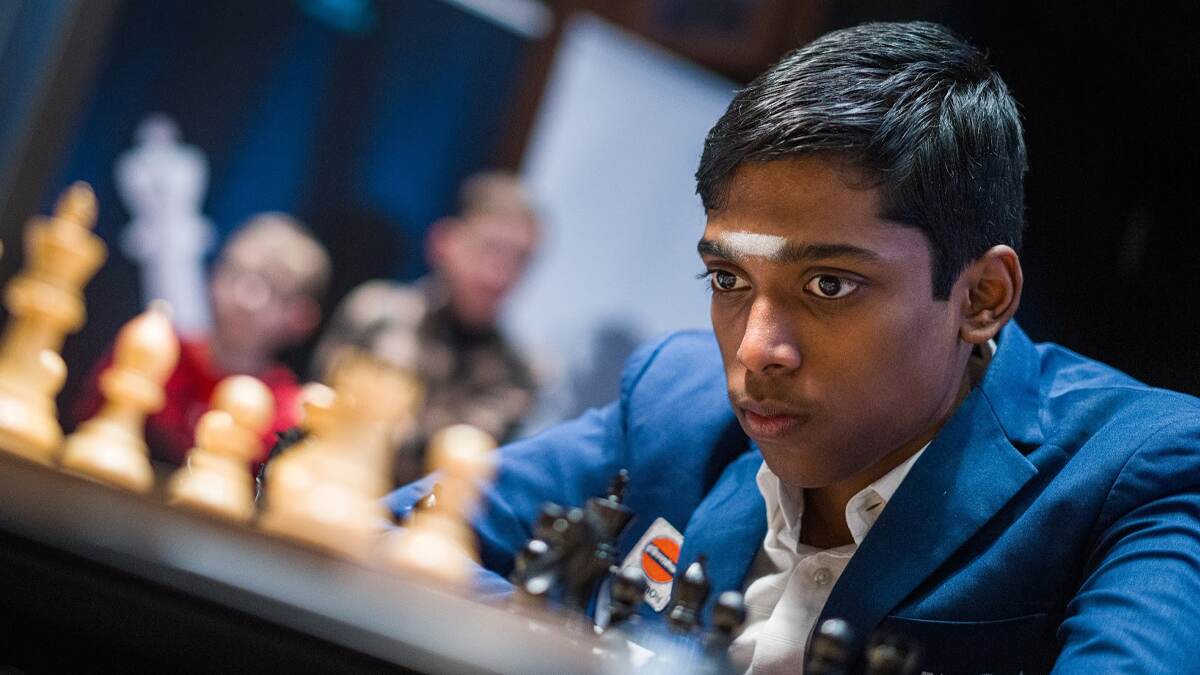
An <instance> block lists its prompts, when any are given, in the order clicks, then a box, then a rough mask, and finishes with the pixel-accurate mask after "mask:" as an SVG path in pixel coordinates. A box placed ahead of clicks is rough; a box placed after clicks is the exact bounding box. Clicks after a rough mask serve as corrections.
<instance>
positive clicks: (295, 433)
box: [254, 427, 308, 503]
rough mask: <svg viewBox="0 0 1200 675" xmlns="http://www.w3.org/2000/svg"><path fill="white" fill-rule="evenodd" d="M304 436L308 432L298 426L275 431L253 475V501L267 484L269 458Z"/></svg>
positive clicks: (256, 499)
mask: <svg viewBox="0 0 1200 675" xmlns="http://www.w3.org/2000/svg"><path fill="white" fill-rule="evenodd" d="M306 436H308V432H307V431H305V430H304V429H301V428H300V427H292V428H290V429H284V430H283V431H277V432H275V443H274V445H272V446H271V449H270V450H269V451H268V452H267V458H266V460H264V461H263V463H262V464H261V465H259V467H258V473H257V474H255V476H254V502H255V503H258V498H259V496H261V495H262V493H263V488H264V487H265V486H266V484H267V465H268V464H270V463H271V460H272V459H275V457H276V456H277V455H279V453H281V452H283V451H284V450H287V449H288V448H290V447H292V446H293V445H295V444H297V443H299V442H300V441H302V440H304V438H305V437H306Z"/></svg>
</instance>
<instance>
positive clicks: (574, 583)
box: [562, 508, 610, 612]
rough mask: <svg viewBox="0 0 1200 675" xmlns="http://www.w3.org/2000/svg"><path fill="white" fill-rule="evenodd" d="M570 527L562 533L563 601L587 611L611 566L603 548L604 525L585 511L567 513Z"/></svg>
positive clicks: (575, 509) (569, 510) (576, 509)
mask: <svg viewBox="0 0 1200 675" xmlns="http://www.w3.org/2000/svg"><path fill="white" fill-rule="evenodd" d="M566 519H567V523H568V525H567V528H566V529H565V530H564V531H563V533H562V534H563V546H564V550H565V551H566V556H565V558H564V560H563V566H562V581H563V602H564V604H566V605H567V606H568V607H573V608H574V609H576V610H578V611H580V612H586V611H587V607H588V604H589V603H590V601H591V597H592V592H593V591H594V590H595V588H596V584H597V583H598V582H599V580H600V577H602V576H604V574H605V573H606V572H607V571H608V569H609V567H610V564H609V562H608V560H607V559H606V558H605V556H604V552H603V551H602V545H601V539H602V536H601V530H602V528H603V525H602V524H601V523H600V521H599V520H598V519H597V518H596V516H595V515H593V514H592V513H589V512H588V511H587V510H586V509H579V508H573V509H568V510H567V515H566Z"/></svg>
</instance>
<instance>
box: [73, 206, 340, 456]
mask: <svg viewBox="0 0 1200 675" xmlns="http://www.w3.org/2000/svg"><path fill="white" fill-rule="evenodd" d="M329 276H330V263H329V256H328V254H327V253H326V251H325V249H324V248H323V247H322V246H321V244H320V243H319V242H317V240H316V239H314V238H313V237H312V236H311V235H310V234H308V233H307V232H306V231H305V230H304V228H303V227H302V226H301V225H300V224H299V223H298V222H297V221H296V220H295V219H293V218H292V217H290V216H288V215H285V214H282V213H264V214H260V215H257V216H254V217H252V218H250V219H249V220H248V221H246V223H244V224H243V225H242V226H241V227H240V228H239V229H238V230H237V231H236V232H235V233H234V235H233V236H232V237H231V238H230V239H229V241H228V243H226V245H225V247H224V248H223V249H222V250H221V254H220V257H219V259H218V261H217V264H216V267H215V268H214V269H213V273H212V279H211V281H210V284H209V293H210V300H211V302H212V307H213V329H212V332H211V333H210V334H208V335H199V336H180V340H179V341H180V348H181V349H180V355H179V365H178V366H176V368H175V371H174V372H173V373H172V374H171V377H170V378H169V379H168V380H167V383H166V385H165V390H166V400H167V402H166V406H165V407H164V408H163V409H162V410H161V411H159V412H158V413H156V414H154V415H152V416H150V418H149V419H147V421H146V442H147V444H148V445H149V446H150V451H151V455H152V456H153V458H154V459H156V460H160V461H163V462H167V463H170V464H182V463H183V462H184V461H186V459H187V452H188V450H189V449H191V448H192V446H193V445H194V439H195V432H196V422H197V421H198V420H199V419H200V416H201V415H202V414H204V412H205V411H207V410H208V408H209V399H210V398H211V397H212V391H213V389H214V388H215V387H216V385H217V383H218V382H220V381H221V380H222V379H224V378H225V377H228V376H230V375H240V374H244V375H252V376H254V377H256V378H258V379H259V380H261V381H262V382H263V384H265V385H267V387H268V388H269V389H270V390H271V392H272V393H273V394H274V395H275V421H274V423H273V424H272V426H271V429H270V430H269V431H268V432H267V435H266V436H265V437H264V439H263V441H264V450H263V453H264V456H263V457H262V458H260V461H261V459H265V454H266V450H267V449H268V448H270V446H271V444H272V443H273V442H274V439H275V434H276V432H280V431H284V430H286V429H289V428H291V427H293V426H295V425H296V422H297V421H298V418H299V414H300V408H299V404H300V400H299V398H300V382H299V381H298V379H297V378H296V375H295V373H293V372H292V371H291V370H290V369H289V368H288V367H287V366H284V365H283V364H281V363H279V362H278V361H276V359H275V357H276V354H278V353H279V351H280V350H282V349H284V348H287V347H290V346H293V345H296V344H299V343H300V342H302V341H304V340H305V339H307V338H308V337H309V336H310V335H311V334H312V333H313V331H314V330H316V328H317V326H318V324H319V323H320V319H321V310H320V298H321V296H322V295H323V294H324V292H325V289H326V287H327V286H328V283H329ZM111 359H112V357H111V350H110V352H109V354H108V355H107V356H105V357H104V358H103V359H101V361H100V362H99V363H98V364H97V365H96V367H95V368H93V371H92V376H91V377H90V378H89V379H88V383H87V384H86V385H85V387H84V389H83V391H82V393H81V395H80V396H79V397H78V399H77V400H76V405H75V406H74V409H73V410H74V413H75V414H74V415H73V418H74V419H75V420H76V421H81V420H84V419H87V418H88V417H90V416H91V415H93V414H95V412H96V411H97V410H98V409H99V407H100V404H101V402H102V399H101V396H100V393H99V388H98V386H97V383H98V379H99V375H100V373H101V372H102V371H103V370H104V369H105V368H106V367H107V366H108V365H109V364H110V363H111Z"/></svg>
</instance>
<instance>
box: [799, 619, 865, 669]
mask: <svg viewBox="0 0 1200 675" xmlns="http://www.w3.org/2000/svg"><path fill="white" fill-rule="evenodd" d="M853 643H854V631H853V630H851V628H850V624H848V623H846V622H845V621H843V620H842V619H826V620H825V621H822V622H821V625H820V626H818V627H817V630H816V632H815V633H813V636H812V641H811V642H810V643H809V645H808V652H807V653H806V654H805V657H804V672H805V673H806V674H807V675H848V674H849V673H850V672H852V671H851V669H852V667H853V665H854V655H853V654H852V653H851V651H850V645H852V644H853Z"/></svg>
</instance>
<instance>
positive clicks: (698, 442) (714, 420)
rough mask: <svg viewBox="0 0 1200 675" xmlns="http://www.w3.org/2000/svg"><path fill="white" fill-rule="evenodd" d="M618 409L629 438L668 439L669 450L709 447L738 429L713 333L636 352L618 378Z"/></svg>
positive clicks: (676, 336) (686, 335) (676, 337)
mask: <svg viewBox="0 0 1200 675" xmlns="http://www.w3.org/2000/svg"><path fill="white" fill-rule="evenodd" d="M621 404H622V406H623V407H624V413H625V420H626V426H627V431H628V433H630V434H632V435H634V436H636V435H637V434H638V433H639V432H646V433H648V434H650V435H651V436H652V437H655V438H657V437H658V436H659V435H662V434H668V435H672V436H673V439H674V441H673V443H672V444H673V445H674V444H675V443H679V444H683V445H689V446H691V447H702V446H706V445H711V444H712V443H713V442H715V440H716V438H717V437H718V436H719V435H720V434H721V433H723V432H724V429H725V428H726V427H728V426H729V425H731V424H736V422H735V420H734V417H733V410H732V408H731V407H730V405H729V398H728V395H727V393H726V386H725V368H724V365H723V364H722V361H721V352H720V350H719V349H718V348H717V342H716V338H715V337H714V336H713V334H712V332H711V331H699V330H696V331H680V332H676V333H671V334H669V335H666V336H664V337H662V338H659V339H658V340H655V341H653V342H650V343H648V344H646V345H645V346H643V347H642V348H641V349H639V350H638V351H637V352H635V353H634V355H633V356H632V357H630V359H629V361H628V363H627V364H626V366H625V370H624V372H623V373H622V375H621Z"/></svg>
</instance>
